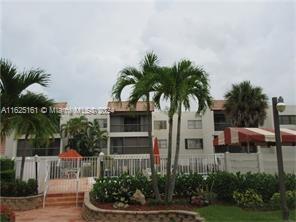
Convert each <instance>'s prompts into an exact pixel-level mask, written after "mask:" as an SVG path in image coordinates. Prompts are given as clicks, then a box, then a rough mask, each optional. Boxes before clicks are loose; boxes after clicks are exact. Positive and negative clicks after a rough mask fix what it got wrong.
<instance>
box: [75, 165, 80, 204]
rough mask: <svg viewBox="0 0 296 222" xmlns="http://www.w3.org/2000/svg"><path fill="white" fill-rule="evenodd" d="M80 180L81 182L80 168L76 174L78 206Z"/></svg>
mask: <svg viewBox="0 0 296 222" xmlns="http://www.w3.org/2000/svg"><path fill="white" fill-rule="evenodd" d="M79 182H80V169H78V171H77V174H76V207H78V194H79Z"/></svg>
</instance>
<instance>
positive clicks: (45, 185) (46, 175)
mask: <svg viewBox="0 0 296 222" xmlns="http://www.w3.org/2000/svg"><path fill="white" fill-rule="evenodd" d="M48 178H49V165H48V162H46V173H45V178H44V193H43V208H44V207H45V199H46V195H47V192H48V188H49V184H48Z"/></svg>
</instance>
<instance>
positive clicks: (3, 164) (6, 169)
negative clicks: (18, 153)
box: [0, 158, 15, 182]
mask: <svg viewBox="0 0 296 222" xmlns="http://www.w3.org/2000/svg"><path fill="white" fill-rule="evenodd" d="M0 180H1V181H7V182H8V181H13V180H15V170H14V161H13V160H11V159H7V158H0Z"/></svg>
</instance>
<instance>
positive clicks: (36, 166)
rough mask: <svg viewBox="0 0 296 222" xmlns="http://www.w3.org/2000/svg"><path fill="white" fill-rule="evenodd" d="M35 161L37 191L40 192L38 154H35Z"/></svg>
mask: <svg viewBox="0 0 296 222" xmlns="http://www.w3.org/2000/svg"><path fill="white" fill-rule="evenodd" d="M34 161H35V178H36V184H37V190H36V191H37V193H38V155H37V154H36V155H35V156H34Z"/></svg>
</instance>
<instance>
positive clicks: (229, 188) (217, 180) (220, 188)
mask: <svg viewBox="0 0 296 222" xmlns="http://www.w3.org/2000/svg"><path fill="white" fill-rule="evenodd" d="M239 182H240V181H239V180H238V177H237V176H236V175H235V174H233V173H228V172H217V173H213V174H210V175H209V176H208V178H207V184H209V185H211V184H213V192H214V193H216V194H217V199H218V200H222V201H232V193H233V192H234V191H235V190H238V187H239Z"/></svg>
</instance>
